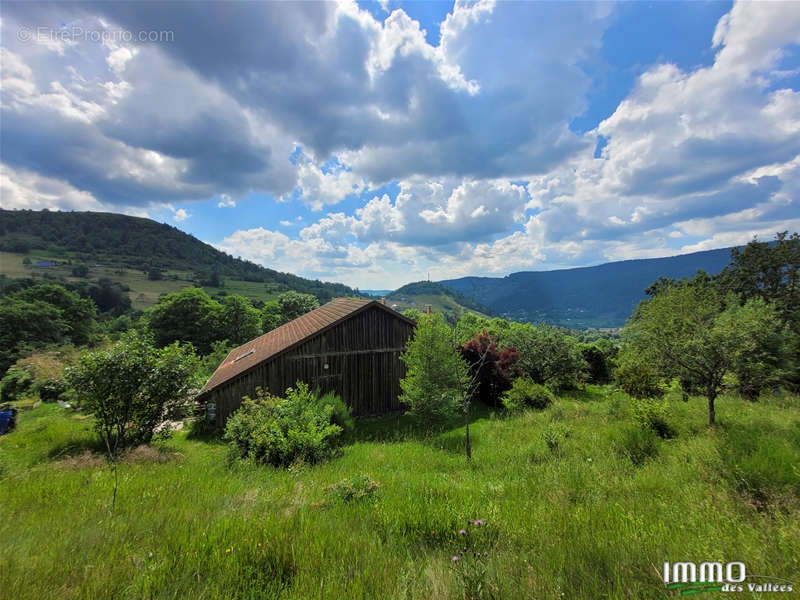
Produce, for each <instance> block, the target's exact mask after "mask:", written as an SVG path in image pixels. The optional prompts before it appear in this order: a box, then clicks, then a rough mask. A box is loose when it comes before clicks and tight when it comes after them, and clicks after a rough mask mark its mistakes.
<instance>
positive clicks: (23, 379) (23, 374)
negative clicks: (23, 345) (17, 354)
mask: <svg viewBox="0 0 800 600" xmlns="http://www.w3.org/2000/svg"><path fill="white" fill-rule="evenodd" d="M32 385H33V374H32V373H31V372H30V371H29V370H28V369H26V368H25V367H20V366H13V367H10V368H9V369H8V371H6V375H5V377H3V379H0V402H14V401H15V400H17V399H19V397H20V396H21V395H22V394H24V393H25V392H27V391H28V390H30V389H31V386H32Z"/></svg>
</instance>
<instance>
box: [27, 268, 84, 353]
mask: <svg viewBox="0 0 800 600" xmlns="http://www.w3.org/2000/svg"><path fill="white" fill-rule="evenodd" d="M14 297H15V298H18V299H20V300H24V301H26V302H46V303H47V304H50V305H52V306H54V307H56V308H57V309H58V310H59V311H60V315H61V320H62V321H64V323H66V325H67V331H66V336H67V337H68V339H69V340H70V341H71V342H72V343H73V344H86V343H87V342H88V341H89V339H90V337H91V334H92V331H93V330H94V326H95V320H94V317H95V314H96V313H97V309H96V308H95V305H94V303H93V302H92V301H91V300H88V299H85V298H81V297H80V296H79V295H78V294H76V293H75V292H70V291H69V290H67V289H65V288H63V287H62V286H60V285H57V284H54V283H44V284H40V285H34V286H32V287H29V288H25V289H24V290H22V291H20V292H17V293H16V294H14Z"/></svg>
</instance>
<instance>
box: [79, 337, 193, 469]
mask: <svg viewBox="0 0 800 600" xmlns="http://www.w3.org/2000/svg"><path fill="white" fill-rule="evenodd" d="M194 367H195V359H194V356H193V354H192V352H191V349H189V348H187V347H182V346H179V345H178V344H177V343H175V344H172V345H170V346H166V347H164V348H160V349H157V348H155V347H153V346H152V345H151V344H150V343H149V342H148V341H147V340H146V339H145V338H143V337H140V336H138V335H136V334H127V335H126V336H125V337H124V338H123V340H122V341H121V342H119V343H118V344H116V345H115V346H113V347H112V348H111V349H109V350H103V351H97V352H86V353H84V354H83V355H82V356H81V358H80V359H79V360H78V363H77V365H76V366H75V367H70V368H69V369H68V370H67V373H66V378H67V381H69V383H70V385H71V386H72V387H73V388H74V389H75V391H76V393H77V394H78V396H79V397H80V398H81V400H82V402H83V406H84V408H85V409H86V410H87V411H88V412H90V413H92V414H93V415H94V425H95V430H96V431H97V433H98V435H99V436H100V439H101V440H102V442H103V443H104V445H105V447H106V450H107V452H108V453H109V455H110V457H112V458H113V457H115V456H117V455H118V454H119V452H120V451H121V450H122V449H123V448H125V447H127V446H131V445H135V444H143V443H148V442H150V440H151V439H152V438H153V434H154V433H155V429H156V427H157V426H158V425H159V424H160V423H162V422H163V421H164V419H165V418H166V417H167V415H168V414H170V412H172V411H173V410H174V409H175V408H177V406H178V405H179V404H180V403H181V402H182V401H183V399H184V397H185V394H186V392H187V391H188V389H189V387H190V384H191V383H192V375H193V373H194Z"/></svg>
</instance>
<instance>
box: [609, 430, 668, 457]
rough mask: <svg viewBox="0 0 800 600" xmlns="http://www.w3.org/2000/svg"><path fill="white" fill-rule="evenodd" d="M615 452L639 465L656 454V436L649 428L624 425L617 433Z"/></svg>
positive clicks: (657, 449) (657, 450)
mask: <svg viewBox="0 0 800 600" xmlns="http://www.w3.org/2000/svg"><path fill="white" fill-rule="evenodd" d="M617 452H618V453H619V454H620V455H622V456H624V457H626V458H628V459H630V461H631V462H632V463H633V464H634V465H636V466H637V467H639V466H641V465H643V464H644V463H646V462H647V461H648V460H652V459H654V458H655V457H656V456H658V452H659V446H658V436H657V435H656V432H655V431H653V430H652V429H649V428H644V427H636V426H627V427H624V428H623V429H622V430H621V431H620V432H619V434H618V439H617Z"/></svg>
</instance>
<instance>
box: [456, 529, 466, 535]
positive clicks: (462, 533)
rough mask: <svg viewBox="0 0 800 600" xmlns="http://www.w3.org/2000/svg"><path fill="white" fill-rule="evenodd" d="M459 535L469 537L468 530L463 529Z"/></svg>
mask: <svg viewBox="0 0 800 600" xmlns="http://www.w3.org/2000/svg"><path fill="white" fill-rule="evenodd" d="M458 535H467V530H466V529H462V530H461V531H459V532H458Z"/></svg>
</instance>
